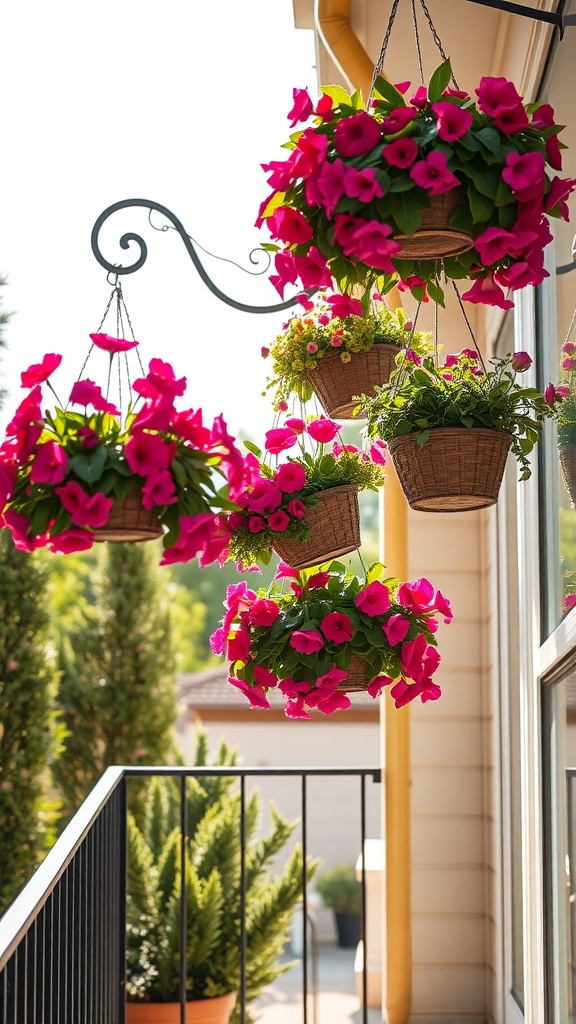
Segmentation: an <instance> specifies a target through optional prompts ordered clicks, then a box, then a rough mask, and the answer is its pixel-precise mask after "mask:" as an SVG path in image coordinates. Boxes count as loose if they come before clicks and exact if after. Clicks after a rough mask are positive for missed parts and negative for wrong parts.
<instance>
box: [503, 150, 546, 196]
mask: <svg viewBox="0 0 576 1024" xmlns="http://www.w3.org/2000/svg"><path fill="white" fill-rule="evenodd" d="M545 164H546V162H545V160H544V157H543V155H542V153H517V152H513V153H508V155H507V156H506V167H505V168H504V170H503V171H502V179H503V181H505V182H506V184H507V185H509V186H510V189H511V191H512V194H513V196H514V197H515V198H516V199H518V201H519V202H522V203H525V202H528V201H529V200H531V199H536V198H538V197H539V196H541V195H542V193H543V191H544V168H545Z"/></svg>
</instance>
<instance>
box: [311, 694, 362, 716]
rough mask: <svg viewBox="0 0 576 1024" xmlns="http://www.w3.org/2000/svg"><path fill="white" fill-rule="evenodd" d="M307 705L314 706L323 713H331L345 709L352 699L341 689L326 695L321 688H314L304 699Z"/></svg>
mask: <svg viewBox="0 0 576 1024" xmlns="http://www.w3.org/2000/svg"><path fill="white" fill-rule="evenodd" d="M306 703H307V704H308V707H315V708H317V709H318V711H321V712H322V714H324V715H332V714H334V712H335V711H345V710H346V708H349V707H350V705H351V703H352V701H351V700H350V698H349V697H348V696H347V694H346V693H344V692H343V691H342V690H335V691H333V692H332V693H328V694H327V695H326V694H325V693H324V691H323V690H315V691H314V692H313V693H311V694H310V695H309V696H308V698H307V699H306Z"/></svg>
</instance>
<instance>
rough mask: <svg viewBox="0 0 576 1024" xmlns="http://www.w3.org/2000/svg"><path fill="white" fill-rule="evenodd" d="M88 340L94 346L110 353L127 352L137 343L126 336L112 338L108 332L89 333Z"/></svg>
mask: <svg viewBox="0 0 576 1024" xmlns="http://www.w3.org/2000/svg"><path fill="white" fill-rule="evenodd" d="M90 340H91V341H92V344H93V345H96V348H100V349H102V351H103V352H109V353H110V355H114V353H115V352H128V351H129V349H131V348H136V345H137V344H138V342H137V341H128V339H127V338H113V337H111V335H110V334H91V335H90Z"/></svg>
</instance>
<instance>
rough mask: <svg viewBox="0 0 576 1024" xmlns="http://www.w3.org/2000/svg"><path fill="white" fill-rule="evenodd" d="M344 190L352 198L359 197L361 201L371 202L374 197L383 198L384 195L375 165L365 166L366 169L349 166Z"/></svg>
mask: <svg viewBox="0 0 576 1024" xmlns="http://www.w3.org/2000/svg"><path fill="white" fill-rule="evenodd" d="M344 191H345V193H346V195H347V196H349V197H350V199H359V200H360V202H361V203H371V202H372V200H373V199H381V198H382V196H383V195H384V189H383V188H382V186H381V184H380V182H379V181H378V179H377V178H376V171H375V170H374V168H373V167H365V168H364V170H357V169H356V167H347V168H346V176H345V178H344Z"/></svg>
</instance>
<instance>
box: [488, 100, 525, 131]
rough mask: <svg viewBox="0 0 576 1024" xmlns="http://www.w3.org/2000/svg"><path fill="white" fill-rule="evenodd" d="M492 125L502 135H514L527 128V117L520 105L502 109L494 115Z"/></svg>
mask: <svg viewBox="0 0 576 1024" xmlns="http://www.w3.org/2000/svg"><path fill="white" fill-rule="evenodd" d="M494 124H495V125H496V127H497V128H498V129H499V131H501V132H503V134H504V135H515V134H516V132H521V131H524V129H525V128H527V127H528V115H527V113H526V111H525V109H524V107H523V106H522V104H521V103H518V104H516V106H515V107H506V108H503V109H501V110H499V111H497V113H496V114H495V115H494Z"/></svg>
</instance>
